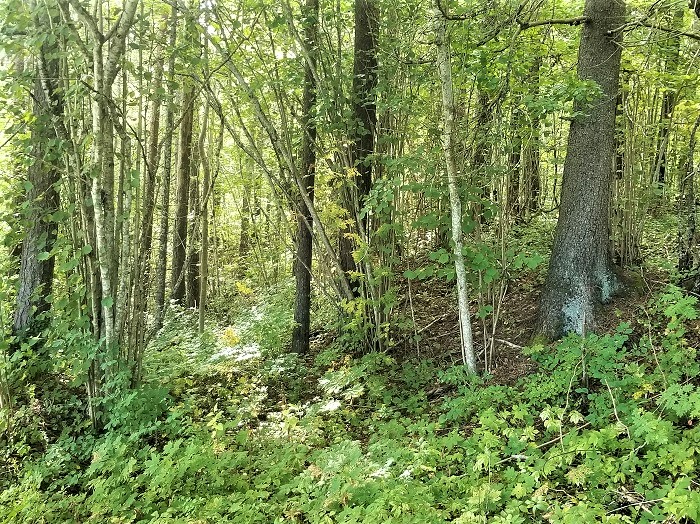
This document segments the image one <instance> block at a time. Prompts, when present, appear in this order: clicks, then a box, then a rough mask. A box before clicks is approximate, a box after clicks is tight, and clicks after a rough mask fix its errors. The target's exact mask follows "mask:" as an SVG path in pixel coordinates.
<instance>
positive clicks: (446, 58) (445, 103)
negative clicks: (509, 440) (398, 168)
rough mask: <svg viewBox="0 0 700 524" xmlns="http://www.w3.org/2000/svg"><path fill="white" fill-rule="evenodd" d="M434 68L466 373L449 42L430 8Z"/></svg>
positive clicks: (469, 358)
mask: <svg viewBox="0 0 700 524" xmlns="http://www.w3.org/2000/svg"><path fill="white" fill-rule="evenodd" d="M433 17H434V24H435V45H436V47H437V66H438V74H439V76H440V86H441V92H442V125H443V131H442V148H443V152H444V155H445V166H446V169H447V178H448V186H449V191H450V216H451V225H452V243H453V246H452V247H453V256H454V261H455V273H456V280H457V303H458V307H459V332H460V335H461V337H460V338H461V344H460V347H461V350H462V359H463V361H464V364H465V365H466V366H467V368H468V369H469V371H471V372H472V373H475V372H476V358H475V356H474V343H473V338H472V326H471V320H470V317H469V289H468V287H467V273H466V268H465V265H464V256H463V254H462V246H463V244H462V201H461V197H460V194H459V187H458V184H457V165H456V163H455V154H454V135H455V131H456V130H455V107H454V95H453V89H452V64H451V58H450V43H449V41H448V40H447V34H446V33H447V21H446V20H445V18H444V16H443V14H442V12H441V11H440V9H439V8H437V7H436V8H434V9H433Z"/></svg>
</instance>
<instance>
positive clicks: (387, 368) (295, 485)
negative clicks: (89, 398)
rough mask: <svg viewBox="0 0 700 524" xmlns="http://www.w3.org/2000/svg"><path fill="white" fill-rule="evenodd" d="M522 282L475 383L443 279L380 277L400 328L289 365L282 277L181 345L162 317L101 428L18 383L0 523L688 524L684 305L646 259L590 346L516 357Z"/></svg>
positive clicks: (526, 342)
mask: <svg viewBox="0 0 700 524" xmlns="http://www.w3.org/2000/svg"><path fill="white" fill-rule="evenodd" d="M665 229H668V228H665ZM659 231H661V232H663V231H664V228H663V227H660V228H659ZM664 245H665V244H664V243H663V242H661V241H659V240H658V239H657V240H656V241H654V242H652V243H650V245H649V247H648V249H649V250H648V252H647V256H649V257H650V258H653V257H655V256H656V257H657V260H661V259H662V258H663V257H667V255H668V254H667V253H664V252H663V251H661V250H662V249H664ZM654 249H658V250H659V251H658V252H655V251H653V250H654ZM666 259H668V258H666ZM544 274H545V271H544V268H542V267H540V268H538V269H537V270H535V271H529V272H524V273H522V274H521V275H520V277H519V278H517V279H514V280H512V281H511V282H510V283H509V285H508V289H507V292H506V293H505V295H504V299H503V302H502V305H501V308H500V313H499V318H500V321H499V323H498V325H497V329H496V331H495V336H494V338H495V339H496V341H497V343H496V346H495V358H494V361H493V365H492V366H491V369H490V370H489V373H487V374H484V375H480V376H473V375H470V374H469V373H467V372H466V370H465V369H464V367H463V366H460V365H459V364H461V361H460V351H459V332H458V327H457V309H456V300H455V296H454V290H453V285H452V284H451V283H448V282H445V281H444V279H438V278H433V279H429V280H418V279H416V280H412V281H410V285H409V281H408V280H406V279H404V278H400V279H398V287H399V295H398V296H399V297H401V298H400V300H399V302H398V303H397V305H396V307H395V312H394V313H395V314H396V315H401V316H403V317H404V318H409V319H411V320H412V321H413V323H414V326H413V327H412V328H410V329H407V330H405V331H402V332H397V334H396V338H395V340H396V342H397V343H396V344H395V345H394V346H393V347H392V348H391V349H390V351H388V352H387V353H380V352H376V353H369V354H355V355H353V354H352V352H350V351H348V349H347V348H346V347H344V346H343V345H342V335H339V334H338V333H337V332H336V331H335V330H333V329H330V328H326V329H322V328H321V327H319V326H318V325H317V327H316V329H317V331H316V334H315V336H314V340H313V344H312V351H311V352H310V354H308V355H305V356H298V355H296V354H290V353H289V352H288V347H289V335H290V332H291V327H292V326H293V321H292V318H291V307H290V305H291V304H292V299H293V286H292V285H291V284H292V283H291V282H289V283H286V284H284V285H280V286H278V287H276V288H274V289H271V290H269V291H267V292H256V291H253V290H252V288H248V287H246V286H238V288H239V291H240V293H238V294H237V295H236V296H235V299H231V297H227V298H226V299H225V300H223V301H222V303H221V304H220V305H219V306H220V307H221V308H222V313H224V314H222V315H221V317H220V318H219V319H218V322H217V325H212V327H211V329H210V330H208V331H207V332H205V334H204V335H202V336H200V335H199V334H198V333H197V329H196V325H197V319H196V316H195V315H194V314H193V313H192V312H191V311H182V310H179V311H178V310H173V311H172V312H171V314H170V315H169V317H168V320H167V323H166V326H165V327H164V329H163V330H162V331H161V333H159V335H158V337H157V338H156V339H155V340H154V341H153V343H152V344H151V346H150V347H149V349H148V351H147V353H146V357H145V362H144V365H145V367H144V369H145V374H146V380H145V381H144V384H143V385H142V387H140V388H138V389H137V390H135V391H133V392H131V393H130V394H129V395H127V396H125V397H123V398H117V399H115V400H114V401H110V402H113V403H112V404H106V406H105V409H107V410H108V413H109V421H110V422H109V425H108V426H107V427H106V428H105V430H104V431H103V432H102V433H99V434H95V433H94V432H92V431H91V430H90V428H89V423H87V424H86V422H85V419H84V418H81V417H79V416H76V415H75V413H80V412H81V409H82V408H83V407H84V405H83V404H82V401H81V395H82V389H81V388H78V387H74V386H70V387H68V386H67V381H64V380H63V377H56V379H57V381H58V382H59V383H61V384H66V387H65V390H61V391H57V389H56V388H55V387H52V389H51V390H50V391H49V393H48V394H45V393H44V392H43V391H41V388H38V389H37V391H36V392H34V395H35V399H34V401H33V403H32V404H31V406H28V407H29V409H26V410H24V411H19V415H20V416H21V417H24V418H20V419H18V420H17V422H16V426H15V427H17V428H21V431H19V430H18V436H17V438H16V440H15V441H14V444H13V445H12V446H8V448H7V449H6V450H5V452H4V454H3V455H0V473H1V472H2V471H6V472H11V475H7V477H6V478H5V479H3V476H2V475H0V524H23V523H26V524H34V523H36V522H44V523H46V524H69V523H75V524H78V523H80V524H83V523H88V524H92V523H103V522H114V523H120V524H132V523H133V524H166V523H168V524H170V523H173V524H174V523H178V524H179V523H184V524H202V523H209V522H217V523H226V522H231V523H236V524H283V523H296V524H334V523H339V524H340V523H347V524H351V523H354V524H439V523H448V522H449V523H454V524H472V523H473V524H483V523H485V522H489V524H491V523H493V524H524V523H526V522H532V523H539V522H543V523H552V524H569V523H571V524H578V523H581V522H601V523H609V524H632V523H637V522H640V523H642V522H643V523H646V522H649V523H650V522H666V523H669V524H670V523H676V524H689V523H691V522H700V475H699V473H698V472H699V471H700V425H698V424H697V423H696V421H697V420H698V419H699V418H700V359H698V351H697V349H698V345H699V344H700V321H699V320H698V311H697V307H696V305H697V300H696V297H692V296H687V295H685V294H684V293H683V292H682V291H681V290H679V289H678V288H675V287H673V286H670V285H669V280H670V278H669V274H670V271H669V270H668V269H664V268H662V266H661V264H655V265H654V266H652V267H651V269H650V268H644V269H639V270H636V271H634V272H630V275H631V276H630V282H634V286H631V287H632V288H633V289H634V291H633V292H632V291H628V292H626V293H625V294H624V295H623V296H620V297H618V298H617V299H615V300H613V301H612V302H611V303H610V304H609V305H606V306H604V307H602V308H601V311H600V315H599V317H598V323H599V328H600V331H599V332H600V335H590V336H588V337H586V338H581V337H575V336H570V337H567V338H565V339H564V340H562V341H560V342H558V343H556V344H552V345H550V346H546V347H543V346H532V347H530V341H531V338H532V333H533V329H534V326H535V320H536V315H537V301H538V297H539V293H540V289H541V286H542V282H543V279H544ZM227 307H228V308H230V309H229V310H226V311H224V309H226V308H227ZM329 309H330V308H329ZM472 313H473V323H474V339H475V343H476V346H477V350H478V351H479V352H481V353H482V354H483V333H482V329H483V324H482V322H481V321H480V320H479V318H478V315H477V309H476V306H474V308H473V310H472ZM64 373H65V374H66V375H67V374H68V373H69V371H65V372H64ZM59 379H60V380H59ZM47 428H51V431H47Z"/></svg>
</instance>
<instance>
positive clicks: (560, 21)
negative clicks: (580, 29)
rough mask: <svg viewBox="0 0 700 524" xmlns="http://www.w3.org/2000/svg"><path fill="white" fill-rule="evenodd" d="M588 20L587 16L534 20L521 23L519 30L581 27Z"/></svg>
mask: <svg viewBox="0 0 700 524" xmlns="http://www.w3.org/2000/svg"><path fill="white" fill-rule="evenodd" d="M589 20H590V19H589V18H588V17H587V16H577V17H575V18H552V19H551V20H535V21H533V22H521V21H518V23H519V24H520V29H521V30H523V31H524V30H525V29H530V28H531V27H539V26H542V25H573V26H575V25H581V24H585V23H586V22H588V21H589Z"/></svg>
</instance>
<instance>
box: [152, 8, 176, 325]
mask: <svg viewBox="0 0 700 524" xmlns="http://www.w3.org/2000/svg"><path fill="white" fill-rule="evenodd" d="M169 30H170V34H169V36H168V49H169V51H170V56H169V58H168V85H172V82H173V80H174V78H175V44H176V43H177V10H176V8H175V7H173V8H172V10H171V13H170V27H169ZM174 122H175V104H174V103H173V101H172V100H168V108H167V111H166V115H165V138H164V140H165V144H164V145H163V178H162V181H163V183H162V184H161V185H162V190H161V191H162V192H161V204H160V206H161V208H160V226H159V227H160V230H159V232H158V265H157V267H156V293H155V315H154V317H155V322H154V328H155V330H158V329H160V328H161V327H162V325H163V314H164V310H165V288H166V280H167V278H166V274H167V268H168V237H169V236H170V182H171V181H170V178H171V172H172V144H173V136H172V135H173V131H174Z"/></svg>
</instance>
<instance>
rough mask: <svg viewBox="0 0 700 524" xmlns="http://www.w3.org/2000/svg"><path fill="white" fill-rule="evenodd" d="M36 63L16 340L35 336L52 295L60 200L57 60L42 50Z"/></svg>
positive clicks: (14, 322)
mask: <svg viewBox="0 0 700 524" xmlns="http://www.w3.org/2000/svg"><path fill="white" fill-rule="evenodd" d="M40 53H41V56H40V61H41V64H40V66H39V68H38V69H39V71H38V72H37V75H36V81H35V83H34V89H33V92H32V98H33V100H34V116H35V118H36V121H35V122H34V128H33V129H32V138H31V140H32V159H33V162H32V165H31V166H30V167H29V169H28V172H27V183H26V184H25V185H26V187H27V192H26V197H25V201H26V202H27V203H28V204H29V207H28V208H27V212H26V216H25V217H24V218H25V219H26V221H27V229H26V232H25V235H24V239H23V240H22V250H21V255H20V270H19V288H18V290H17V303H16V304H17V305H16V309H15V313H14V319H13V331H14V332H15V334H16V335H18V336H29V335H32V334H36V332H37V330H38V329H39V325H38V322H37V321H38V320H40V319H41V316H42V314H43V313H45V312H46V311H48V309H49V307H50V304H49V303H48V302H47V301H46V298H47V296H48V295H50V294H51V287H52V282H53V273H54V262H55V258H54V256H53V254H52V253H51V251H52V249H53V246H54V243H55V241H56V236H57V229H58V224H57V223H56V222H55V221H53V220H52V219H51V218H50V217H51V214H52V213H54V212H55V211H57V210H58V207H59V196H58V191H57V189H56V184H57V183H58V181H59V170H58V168H57V166H56V165H55V161H54V160H51V158H56V156H57V155H56V153H55V151H51V145H50V144H51V143H52V142H53V143H55V141H56V138H57V137H56V131H55V127H54V125H53V124H52V119H53V114H56V113H57V112H62V104H61V101H60V99H58V98H57V95H56V88H55V84H56V79H57V78H58V70H59V67H58V60H57V59H56V58H48V59H47V56H49V55H50V56H55V50H51V49H45V48H44V47H42V49H41V51H40Z"/></svg>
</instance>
